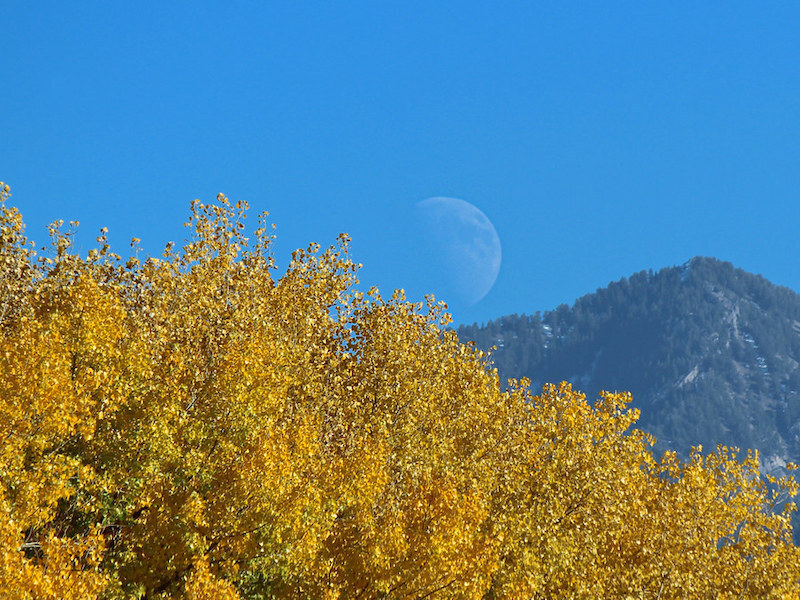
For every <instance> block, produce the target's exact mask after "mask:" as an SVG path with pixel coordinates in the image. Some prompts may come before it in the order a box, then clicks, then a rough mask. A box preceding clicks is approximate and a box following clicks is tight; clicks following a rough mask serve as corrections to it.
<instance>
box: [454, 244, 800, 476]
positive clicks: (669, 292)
mask: <svg viewBox="0 0 800 600" xmlns="http://www.w3.org/2000/svg"><path fill="white" fill-rule="evenodd" d="M458 334H459V337H460V338H461V339H462V340H463V341H473V342H475V343H476V345H477V346H478V347H481V348H483V349H489V348H491V347H493V346H495V347H496V348H495V349H494V350H493V351H492V354H491V358H492V361H493V362H494V365H495V366H496V367H497V369H498V372H499V374H500V376H501V381H504V380H505V379H506V378H510V377H513V378H520V377H528V378H530V379H531V380H532V382H533V385H534V386H538V385H541V384H542V383H545V382H548V381H562V380H565V381H570V382H571V383H573V385H574V386H575V387H577V388H578V389H580V390H582V391H584V392H585V393H586V394H587V397H589V398H592V397H596V395H597V394H598V393H599V392H600V391H601V390H609V391H617V390H619V391H623V390H624V391H630V392H631V393H632V394H633V406H635V407H636V408H638V409H639V410H640V411H641V419H640V422H639V427H640V428H641V429H643V430H645V431H648V432H650V433H653V434H654V435H655V436H656V438H657V440H658V442H657V447H656V449H657V450H665V449H674V450H676V451H678V452H679V453H680V454H684V455H685V454H686V453H687V452H688V450H689V448H690V447H691V446H693V445H698V444H702V445H704V446H707V447H714V446H716V445H717V444H724V445H727V446H736V447H739V448H741V449H742V450H745V449H748V448H754V449H758V450H759V451H760V452H761V454H762V465H763V468H764V470H766V471H773V470H776V469H780V468H781V467H782V466H783V465H784V464H785V463H786V462H788V461H795V462H796V461H797V459H798V458H800V294H797V293H796V292H794V291H793V290H791V289H789V288H786V287H783V286H777V285H775V284H772V283H771V282H769V281H768V280H767V279H765V278H764V277H762V276H761V275H755V274H752V273H748V272H746V271H744V270H742V269H738V268H736V267H734V266H733V265H732V264H731V263H729V262H725V261H721V260H718V259H715V258H710V257H695V258H692V259H691V260H689V261H687V262H686V263H684V264H682V265H680V266H673V267H666V268H664V269H661V270H659V271H657V272H653V271H652V270H650V271H640V272H638V273H634V274H633V275H631V276H630V277H627V278H626V277H623V278H622V279H620V280H618V281H616V282H612V283H610V284H609V285H608V286H606V287H605V288H600V289H598V290H596V291H595V292H594V293H591V294H586V295H584V296H582V297H581V298H578V299H577V300H576V301H575V302H574V303H573V304H572V306H568V305H565V304H562V305H561V306H559V307H557V308H556V309H554V310H552V311H546V312H544V313H538V312H537V313H534V314H533V315H508V316H504V317H500V318H499V319H497V320H493V321H489V322H488V323H486V324H485V325H477V324H476V325H472V326H463V325H462V326H461V327H459V328H458Z"/></svg>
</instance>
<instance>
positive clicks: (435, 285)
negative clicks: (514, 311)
mask: <svg viewBox="0 0 800 600" xmlns="http://www.w3.org/2000/svg"><path fill="white" fill-rule="evenodd" d="M414 217H415V221H416V222H417V223H418V225H419V227H420V230H419V234H421V235H419V236H418V238H417V239H419V240H421V244H422V246H423V247H422V248H421V250H422V251H423V256H422V258H423V260H424V261H425V264H424V265H420V268H421V270H422V271H423V272H424V273H425V274H427V275H428V281H427V284H428V285H429V286H430V288H431V289H430V291H431V292H432V293H434V295H435V296H436V297H437V299H439V298H441V299H442V300H445V301H447V302H453V301H455V302H458V303H464V304H466V305H473V304H475V303H477V302H478V301H479V300H480V299H481V298H483V297H484V296H485V295H486V294H487V293H489V290H490V289H492V286H493V285H494V282H495V280H496V279H497V274H498V272H499V271H500V263H501V261H502V249H501V247H500V238H499V237H498V235H497V231H496V230H495V228H494V225H492V222H491V221H490V220H489V218H488V217H487V216H486V215H485V214H483V212H482V211H481V210H480V209H478V208H477V207H476V206H474V205H473V204H470V203H469V202H465V201H464V200H459V199H458V198H444V197H436V198H428V199H427V200H422V201H421V202H418V203H417V204H416V205H415V207H414Z"/></svg>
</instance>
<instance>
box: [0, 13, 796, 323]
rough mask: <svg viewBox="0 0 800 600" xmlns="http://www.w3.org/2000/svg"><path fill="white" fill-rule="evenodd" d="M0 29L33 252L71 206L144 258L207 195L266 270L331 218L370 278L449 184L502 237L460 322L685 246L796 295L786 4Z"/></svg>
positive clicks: (403, 282)
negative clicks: (495, 272)
mask: <svg viewBox="0 0 800 600" xmlns="http://www.w3.org/2000/svg"><path fill="white" fill-rule="evenodd" d="M2 23H3V25H2V28H3V33H2V38H1V40H0V74H1V75H2V78H1V79H0V82H1V85H2V94H0V125H1V129H0V132H1V133H0V135H2V143H0V179H2V180H4V181H6V182H7V183H9V184H10V185H11V186H12V193H13V194H14V195H13V197H12V201H11V203H12V204H14V205H16V206H18V207H19V208H20V209H21V210H22V212H23V215H24V217H25V220H26V222H27V225H28V234H29V236H30V237H32V238H33V239H36V240H37V241H39V242H40V243H41V242H43V241H44V239H45V237H46V224H47V223H48V222H50V221H52V220H54V219H58V218H63V219H65V220H71V219H77V220H79V221H81V231H82V234H81V238H80V240H81V244H84V245H85V246H86V248H87V249H88V247H91V245H92V242H93V239H94V237H95V236H96V234H97V230H98V229H99V228H100V227H102V226H108V227H109V228H110V229H111V239H112V243H113V244H114V245H115V247H116V248H117V249H118V250H122V251H126V250H127V244H128V242H129V240H130V238H131V237H133V236H134V235H136V236H138V237H141V238H142V239H143V247H144V249H145V250H146V251H147V252H148V253H150V254H153V255H158V254H160V252H161V249H162V248H163V246H164V244H165V243H166V242H168V241H170V240H175V241H177V242H180V241H181V240H182V239H183V238H184V235H185V234H184V230H183V229H182V227H181V224H182V223H183V221H184V220H185V219H186V216H187V214H188V207H189V203H190V201H191V200H192V199H194V198H200V199H201V200H204V201H210V200H212V199H213V198H214V197H215V196H216V194H217V193H218V192H225V193H226V194H227V195H228V196H229V197H231V198H232V199H245V200H247V201H249V202H250V204H251V207H252V212H253V213H258V212H260V211H263V210H269V211H270V213H271V218H272V221H274V222H275V223H276V224H277V235H278V241H277V245H276V250H275V251H276V257H277V259H278V262H279V264H280V266H281V267H285V265H286V263H287V259H288V257H289V254H290V252H291V250H292V249H294V248H296V247H300V246H306V245H307V244H308V243H309V242H311V241H316V242H319V243H321V244H323V245H329V244H331V243H332V242H333V241H334V240H335V238H336V235H337V234H338V233H339V232H340V231H344V232H347V233H349V234H351V236H352V237H353V245H352V248H353V254H354V258H355V260H356V261H358V262H361V263H363V264H364V265H365V266H364V269H363V271H362V280H363V282H364V285H365V286H366V285H372V284H376V285H378V286H379V287H380V288H381V290H382V291H386V292H389V291H391V289H392V288H394V287H409V288H413V287H414V285H415V281H414V272H415V270H416V269H417V268H418V269H419V270H420V273H423V272H424V269H425V268H426V261H425V260H424V257H420V255H419V254H417V253H416V249H415V247H413V246H414V244H413V243H411V242H413V239H414V237H413V236H412V235H408V236H406V235H405V233H406V230H404V229H403V228H407V227H410V226H413V224H412V225H409V223H410V221H409V219H408V218H407V217H408V215H409V214H411V210H412V208H413V207H414V205H415V204H416V203H417V202H419V201H421V200H423V199H425V198H429V197H432V196H446V197H455V198H460V199H463V200H466V201H468V202H470V203H472V204H474V205H475V206H477V207H478V208H480V209H481V210H482V211H483V212H484V213H485V214H486V216H488V218H489V219H490V220H491V221H492V223H493V224H494V226H495V228H496V230H497V233H498V235H499V238H500V241H501V244H502V253H503V255H502V258H503V260H502V265H501V267H500V272H499V276H498V278H497V282H496V284H495V285H494V287H493V288H492V289H491V291H489V293H488V294H487V295H486V296H485V297H484V298H483V299H482V300H481V301H480V302H478V303H477V304H475V305H473V306H466V305H463V306H459V305H458V303H455V304H454V305H453V307H452V308H453V311H454V316H455V318H456V320H457V321H458V322H470V323H471V322H473V321H479V322H481V321H486V320H489V319H492V318H496V317H499V316H501V315H504V314H509V313H515V312H516V313H532V312H534V311H536V310H546V309H550V308H555V307H556V306H557V305H558V304H560V303H571V302H572V301H574V300H575V299H576V298H577V297H579V296H582V295H584V294H586V293H589V292H593V291H594V290H595V289H596V288H598V287H602V286H605V285H606V284H608V283H609V282H610V281H612V280H617V279H619V278H621V277H623V276H627V275H630V274H631V273H633V272H636V271H640V270H642V269H649V268H652V269H654V270H655V269H659V268H662V267H665V266H671V265H675V264H680V263H682V262H684V261H686V260H687V259H689V258H691V257H692V256H695V255H705V256H714V257H717V258H720V259H724V260H729V261H731V262H733V263H734V264H735V265H736V266H739V267H742V268H744V269H746V270H748V271H752V272H756V273H761V274H763V275H764V276H765V277H767V278H768V279H770V280H771V281H773V282H774V283H777V284H781V285H785V286H788V287H790V288H792V289H794V290H800V261H798V250H800V235H798V234H800V168H799V167H800V164H798V163H799V162H800V33H798V32H800V4H798V3H796V2H781V3H777V2H747V3H745V2H661V3H655V2H569V3H567V2H488V1H487V2H430V1H425V2H412V1H404V2H382V1H381V2H374V1H371V2H346V1H337V2H260V1H259V2H193V3H188V2H187V3H177V2H152V3H149V2H140V1H137V2H90V1H83V2H69V3H67V2H36V3H34V2H4V3H3V6H2ZM408 233H411V232H408ZM408 240H410V242H409V241H408ZM409 265H410V266H411V268H409Z"/></svg>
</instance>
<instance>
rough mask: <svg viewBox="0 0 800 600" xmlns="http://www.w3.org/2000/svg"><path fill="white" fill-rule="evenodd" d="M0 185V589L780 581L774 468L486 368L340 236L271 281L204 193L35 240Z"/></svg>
mask: <svg viewBox="0 0 800 600" xmlns="http://www.w3.org/2000/svg"><path fill="white" fill-rule="evenodd" d="M0 189H2V190H3V192H2V194H3V198H2V201H3V203H2V207H0V227H1V235H2V237H1V238H0V279H2V284H1V285H0V537H1V538H2V543H1V544H0V596H2V597H4V598H26V599H27V598H31V599H33V598H36V599H38V598H52V599H71V598H74V599H76V600H77V599H86V598H107V599H123V598H125V599H128V598H148V599H150V598H153V599H155V598H164V599H165V598H188V599H194V600H200V599H211V598H221V599H229V600H234V599H238V598H241V599H244V598H252V599H265V598H287V599H289V598H298V599H300V598H314V599H320V600H322V599H334V598H342V599H345V598H347V599H350V598H361V599H379V598H391V599H416V600H422V599H423V598H442V599H444V598H447V599H450V598H453V599H455V598H459V599H461V598H464V599H467V598H469V599H482V598H483V599H495V598H512V599H513V598H537V599H546V598H592V599H594V598H652V599H656V598H663V599H666V598H710V597H714V598H731V599H733V598H753V599H755V598H759V599H762V598H788V597H796V595H797V592H798V580H800V553H799V552H798V548H797V547H795V546H794V545H792V543H791V533H792V532H791V526H790V520H789V517H790V512H791V510H792V509H793V504H792V503H791V502H789V501H788V499H789V497H790V496H794V494H795V493H796V491H797V485H796V484H795V482H794V481H793V480H792V479H790V478H786V479H782V480H772V481H771V482H765V481H764V480H762V478H761V477H759V471H758V456H757V454H755V453H750V454H747V455H746V456H744V457H739V456H737V454H736V451H735V450H733V449H728V448H724V447H720V448H718V449H717V450H715V451H713V452H710V453H704V452H703V450H702V449H701V448H695V449H694V450H693V451H692V453H691V457H690V459H689V460H688V461H681V460H679V459H678V458H677V457H676V456H675V454H671V453H667V454H665V455H663V456H662V457H660V458H656V457H654V455H653V454H652V452H651V450H650V448H651V446H652V443H653V440H652V439H651V438H650V437H649V436H648V435H646V434H644V433H642V432H640V431H638V430H636V429H632V427H633V426H634V424H635V422H636V419H637V416H638V413H637V411H635V410H632V409H629V408H628V406H627V405H628V403H629V401H630V397H629V395H626V394H610V393H605V394H602V395H601V396H600V398H599V399H597V400H596V401H594V402H592V403H590V402H587V400H586V398H585V397H584V396H583V395H582V394H581V393H579V392H578V391H576V390H574V389H572V387H571V386H569V385H568V384H564V383H562V384H560V385H552V384H548V385H545V386H544V387H543V388H542V390H541V392H540V393H536V394H534V393H533V392H531V391H530V389H529V385H528V382H527V381H524V380H523V381H520V382H518V383H513V384H512V385H511V386H510V387H508V388H506V386H505V385H503V386H501V385H500V382H499V380H498V376H497V372H496V371H495V370H494V369H492V368H491V366H490V363H489V361H488V359H487V355H486V354H484V353H483V352H481V351H479V350H477V349H476V348H475V347H474V346H470V345H464V344H461V343H459V341H458V339H457V337H456V335H455V333H453V332H452V331H448V330H447V328H446V326H447V324H448V322H449V317H448V316H447V314H446V312H445V308H444V307H443V306H442V305H440V304H436V303H435V302H434V301H433V299H431V300H430V301H429V302H427V303H426V304H425V305H422V304H413V303H409V302H407V301H406V300H405V299H404V297H403V295H402V293H401V292H396V293H395V294H394V295H393V296H392V297H391V298H384V297H382V296H381V295H380V294H379V292H378V291H377V290H370V291H369V292H368V293H362V292H361V291H359V289H358V287H357V285H356V283H357V280H356V277H357V265H355V264H354V263H353V262H352V260H351V259H350V257H349V255H348V250H347V244H348V239H347V237H346V236H341V237H340V238H339V240H338V242H337V244H336V245H334V246H333V247H332V248H330V249H328V250H325V251H322V250H321V249H320V248H319V246H317V245H311V246H309V248H308V249H305V250H298V251H297V252H295V254H294V255H293V259H292V261H291V264H290V265H289V266H288V268H287V270H286V272H285V273H284V274H282V275H281V276H280V277H275V276H274V275H273V273H274V272H275V270H276V269H275V263H274V261H273V258H272V255H271V251H270V244H271V240H272V232H271V229H270V228H269V227H268V226H267V222H266V221H265V216H262V217H261V218H260V220H259V225H258V228H257V229H256V230H255V232H254V236H253V239H252V240H248V239H247V238H246V237H245V228H244V218H245V214H246V210H247V205H246V203H244V202H237V203H232V202H230V201H229V200H228V199H227V198H225V197H224V196H221V195H220V196H219V197H218V198H217V200H216V202H213V203H210V204H202V203H200V202H199V201H195V202H194V203H192V206H191V217H190V219H189V222H188V223H187V226H188V229H189V232H190V239H189V241H187V242H186V244H185V245H184V246H183V247H182V248H175V247H172V246H169V247H167V248H166V250H165V252H164V254H163V256H162V257H161V258H147V259H145V260H141V261H140V260H139V259H137V258H136V257H135V252H134V257H132V258H129V259H123V258H121V257H120V256H119V255H117V254H115V253H113V252H112V251H111V249H110V247H109V244H108V242H107V239H106V236H105V232H104V231H103V232H101V235H100V237H99V238H98V247H97V248H96V249H94V250H91V251H90V252H89V253H88V255H86V256H81V255H79V254H78V253H77V252H76V251H75V249H74V247H73V244H72V240H73V229H69V230H67V231H63V230H62V227H63V224H61V223H56V224H54V225H53V226H52V227H51V231H50V234H51V241H52V243H51V247H50V248H49V249H48V250H45V251H43V252H40V253H37V252H35V251H34V247H33V245H32V244H31V243H30V242H28V240H27V239H26V237H25V235H24V228H23V222H22V218H21V216H20V214H19V212H18V211H17V210H16V209H14V208H11V207H8V206H7V205H6V200H7V197H8V187H7V186H5V187H4V186H3V185H2V184H0ZM76 225H77V224H75V226H76ZM133 245H134V246H136V241H134V242H133Z"/></svg>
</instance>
